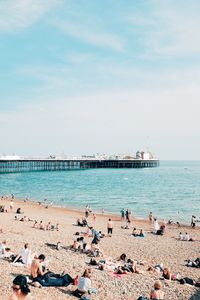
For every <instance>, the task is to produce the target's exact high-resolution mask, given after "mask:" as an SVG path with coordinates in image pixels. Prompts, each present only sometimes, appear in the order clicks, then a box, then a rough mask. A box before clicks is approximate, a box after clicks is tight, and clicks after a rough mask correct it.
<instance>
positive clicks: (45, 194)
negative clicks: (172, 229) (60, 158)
mask: <svg viewBox="0 0 200 300" xmlns="http://www.w3.org/2000/svg"><path fill="white" fill-rule="evenodd" d="M0 194H1V195H10V194H14V195H15V197H19V198H23V199H24V198H28V199H30V200H32V201H41V202H42V201H44V199H46V200H45V201H46V203H49V204H52V205H54V206H63V207H68V208H74V209H84V207H85V206H86V205H89V206H90V207H91V208H92V210H93V211H95V212H102V209H103V210H104V211H105V212H109V213H114V214H120V210H121V209H123V208H124V209H127V208H128V209H130V210H131V211H132V215H133V216H135V217H138V218H147V216H148V214H149V212H150V211H152V212H153V215H154V216H156V217H157V218H158V219H164V220H166V221H167V220H169V219H172V220H173V221H176V222H177V221H179V222H182V223H189V222H190V219H191V216H192V215H196V217H197V219H200V161H160V166H159V167H157V168H143V169H87V170H69V171H51V172H49V171H43V172H25V173H12V174H0Z"/></svg>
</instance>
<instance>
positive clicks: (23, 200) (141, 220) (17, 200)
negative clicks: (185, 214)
mask: <svg viewBox="0 0 200 300" xmlns="http://www.w3.org/2000/svg"><path fill="white" fill-rule="evenodd" d="M0 197H1V198H2V197H4V200H8V201H10V200H11V196H6V195H0ZM6 197H7V199H6ZM14 202H15V203H19V204H23V203H24V204H25V203H29V204H31V205H33V206H34V207H36V208H37V207H43V208H44V209H46V210H57V211H60V212H66V214H71V213H75V214H77V215H79V216H80V215H83V216H85V210H84V208H83V209H82V210H81V209H78V208H75V207H71V206H60V205H50V204H49V203H45V202H44V201H38V200H31V199H26V198H15V197H14ZM39 203H41V204H39ZM45 206H48V208H46V207H45ZM8 209H9V208H8ZM93 213H95V214H96V215H97V216H98V217H102V218H110V217H112V219H113V221H118V222H124V223H126V220H125V219H124V220H123V221H122V220H121V217H120V215H119V214H117V213H114V212H113V213H112V212H107V211H104V213H103V214H102V213H101V212H98V211H95V210H92V211H91V212H90V215H91V214H93ZM157 220H158V221H159V222H161V223H166V224H167V222H166V221H165V219H164V218H157ZM134 221H135V222H137V223H146V224H150V221H149V219H148V218H146V219H145V218H142V217H138V216H136V215H132V216H131V222H134ZM179 223H180V222H179ZM167 225H168V226H171V227H176V228H177V227H178V228H179V227H182V228H191V225H190V224H189V223H186V222H185V223H184V222H183V223H180V226H178V225H177V224H176V223H173V224H167Z"/></svg>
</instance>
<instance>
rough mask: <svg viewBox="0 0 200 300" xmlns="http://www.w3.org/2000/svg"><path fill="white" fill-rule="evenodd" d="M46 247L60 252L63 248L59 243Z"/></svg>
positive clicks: (47, 244)
mask: <svg viewBox="0 0 200 300" xmlns="http://www.w3.org/2000/svg"><path fill="white" fill-rule="evenodd" d="M45 245H46V246H48V247H50V248H51V249H53V250H60V249H61V248H62V245H61V242H58V243H57V244H51V243H45Z"/></svg>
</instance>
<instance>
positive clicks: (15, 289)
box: [12, 286, 21, 292]
mask: <svg viewBox="0 0 200 300" xmlns="http://www.w3.org/2000/svg"><path fill="white" fill-rule="evenodd" d="M12 289H13V291H16V292H17V291H19V290H20V289H21V288H20V287H19V288H17V287H15V286H12Z"/></svg>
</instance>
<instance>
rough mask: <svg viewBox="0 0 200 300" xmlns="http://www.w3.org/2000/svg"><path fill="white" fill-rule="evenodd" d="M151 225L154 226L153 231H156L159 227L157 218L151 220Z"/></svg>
mask: <svg viewBox="0 0 200 300" xmlns="http://www.w3.org/2000/svg"><path fill="white" fill-rule="evenodd" d="M153 227H154V230H155V231H157V230H159V229H160V225H159V223H158V221H157V220H156V221H154V222H153Z"/></svg>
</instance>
